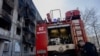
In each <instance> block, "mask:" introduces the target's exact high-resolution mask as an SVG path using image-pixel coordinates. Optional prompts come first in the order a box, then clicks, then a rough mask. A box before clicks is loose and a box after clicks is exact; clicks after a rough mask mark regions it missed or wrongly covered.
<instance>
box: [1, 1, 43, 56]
mask: <svg viewBox="0 0 100 56" xmlns="http://www.w3.org/2000/svg"><path fill="white" fill-rule="evenodd" d="M37 21H42V18H41V16H40V15H39V12H38V11H37V9H36V7H35V5H34V3H33V2H32V0H0V56H33V55H34V46H35V25H36V22H37Z"/></svg>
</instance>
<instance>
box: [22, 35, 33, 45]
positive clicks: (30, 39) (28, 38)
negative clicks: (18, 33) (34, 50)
mask: <svg viewBox="0 0 100 56" xmlns="http://www.w3.org/2000/svg"><path fill="white" fill-rule="evenodd" d="M23 43H24V44H26V45H30V46H31V45H34V37H31V36H28V33H27V34H24V35H23Z"/></svg>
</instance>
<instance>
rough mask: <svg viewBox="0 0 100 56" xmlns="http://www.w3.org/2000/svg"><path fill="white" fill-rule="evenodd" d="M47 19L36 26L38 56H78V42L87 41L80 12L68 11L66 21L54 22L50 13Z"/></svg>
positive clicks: (58, 20)
mask: <svg viewBox="0 0 100 56" xmlns="http://www.w3.org/2000/svg"><path fill="white" fill-rule="evenodd" d="M56 10H59V9H56ZM53 11H55V10H51V12H53ZM59 12H60V10H59ZM60 15H61V14H60ZM47 19H48V20H47V22H43V23H37V25H36V56H77V51H78V47H77V44H78V43H77V42H78V41H79V40H84V42H86V41H87V37H86V33H85V29H84V24H83V21H82V19H81V15H80V11H79V10H71V11H67V12H66V13H65V19H64V20H60V18H58V19H57V20H55V19H54V21H52V13H51V14H50V13H48V14H47Z"/></svg>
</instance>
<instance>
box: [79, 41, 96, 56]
mask: <svg viewBox="0 0 100 56" xmlns="http://www.w3.org/2000/svg"><path fill="white" fill-rule="evenodd" d="M78 47H79V49H80V52H81V56H98V53H97V49H96V47H95V45H94V44H92V43H90V42H84V41H83V40H79V41H78Z"/></svg>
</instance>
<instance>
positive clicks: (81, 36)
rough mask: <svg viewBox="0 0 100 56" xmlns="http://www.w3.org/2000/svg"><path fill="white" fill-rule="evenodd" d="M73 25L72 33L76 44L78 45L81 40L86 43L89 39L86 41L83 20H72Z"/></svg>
mask: <svg viewBox="0 0 100 56" xmlns="http://www.w3.org/2000/svg"><path fill="white" fill-rule="evenodd" d="M71 24H72V33H73V37H74V39H75V40H74V41H75V44H77V42H78V41H79V40H84V41H85V42H86V41H87V39H86V34H85V30H84V24H83V21H82V20H81V19H77V20H72V23H71Z"/></svg>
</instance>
